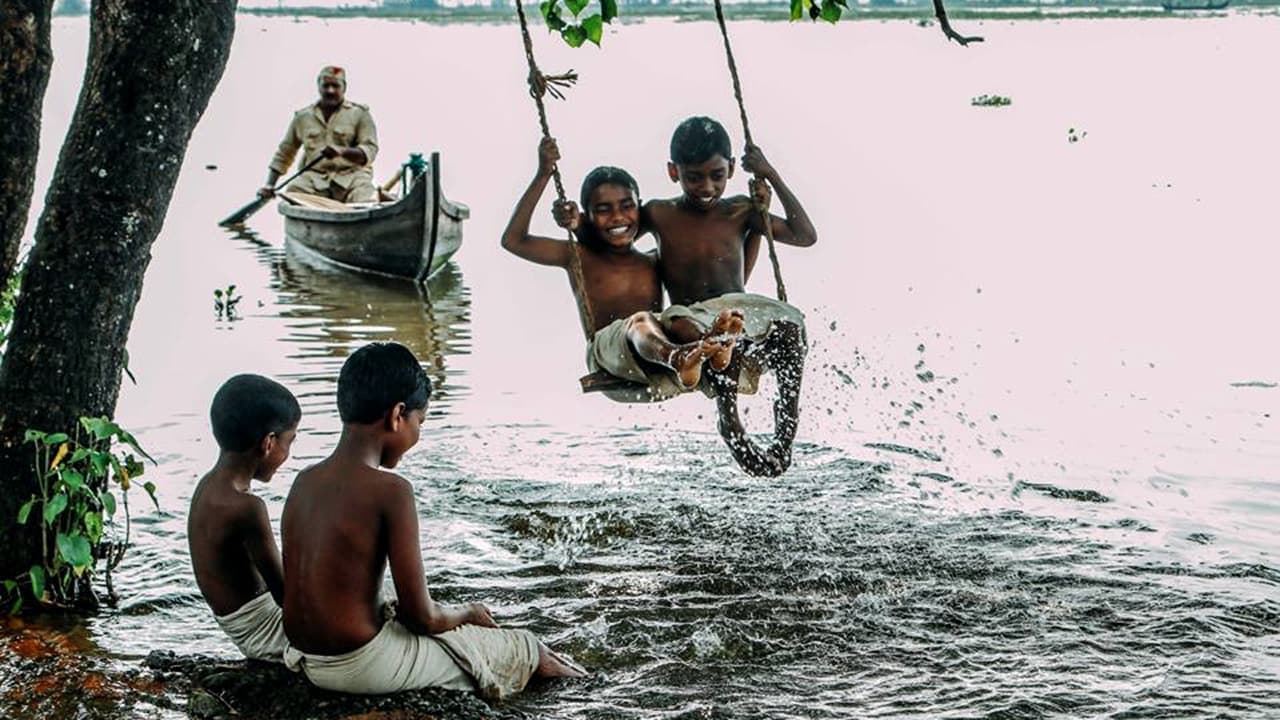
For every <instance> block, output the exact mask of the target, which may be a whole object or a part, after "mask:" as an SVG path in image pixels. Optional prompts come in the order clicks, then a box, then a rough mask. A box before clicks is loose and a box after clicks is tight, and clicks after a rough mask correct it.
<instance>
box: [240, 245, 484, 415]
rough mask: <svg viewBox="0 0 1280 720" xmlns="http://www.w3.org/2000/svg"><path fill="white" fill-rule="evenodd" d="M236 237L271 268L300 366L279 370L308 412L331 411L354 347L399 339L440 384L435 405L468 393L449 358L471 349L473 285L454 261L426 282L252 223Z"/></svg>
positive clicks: (445, 405) (439, 408)
mask: <svg viewBox="0 0 1280 720" xmlns="http://www.w3.org/2000/svg"><path fill="white" fill-rule="evenodd" d="M235 237H236V238H237V239H238V240H240V241H242V242H244V243H245V244H246V245H248V246H249V247H250V248H251V249H252V250H253V251H254V252H255V253H256V254H257V256H258V258H259V260H260V261H261V262H262V263H263V264H264V265H266V266H268V267H269V268H270V269H271V280H270V284H269V287H270V289H271V290H272V291H274V292H275V293H276V302H277V303H278V305H279V306H280V308H279V318H280V320H281V321H282V322H283V326H284V328H283V332H282V334H281V336H280V338H279V339H280V340H281V341H282V342H284V343H288V344H289V345H292V346H293V347H292V348H291V349H286V351H285V352H286V355H285V356H286V357H287V358H288V360H289V361H290V362H291V364H292V365H293V366H294V367H295V368H296V369H295V370H294V371H292V372H289V373H285V374H283V375H282V376H281V377H282V378H283V380H284V381H285V382H287V383H288V384H289V385H290V386H291V387H293V388H295V391H296V392H297V394H298V399H299V401H300V402H301V403H302V405H303V410H304V412H305V413H307V414H310V413H312V412H318V413H319V414H322V415H328V414H332V413H333V409H334V405H333V394H334V390H335V380H336V378H337V375H338V371H339V370H340V369H341V367H342V363H343V362H344V361H345V360H346V358H347V356H348V355H350V354H351V352H352V351H353V350H355V349H356V348H358V347H360V346H361V345H364V344H366V343H369V342H375V341H389V340H393V341H395V342H399V343H402V344H404V345H405V346H407V347H408V348H409V349H411V350H413V352H414V354H415V355H417V356H418V359H419V360H420V361H421V362H422V365H423V368H424V369H425V370H426V371H427V375H428V376H429V377H430V378H431V382H432V384H433V386H434V390H433V393H432V403H431V408H430V412H431V414H432V415H442V414H445V413H447V412H448V410H449V408H450V407H452V405H453V403H454V402H455V401H457V400H458V399H460V398H463V397H466V396H467V395H469V394H470V388H469V387H468V386H467V385H466V382H465V376H464V374H463V373H462V372H461V371H460V370H458V369H456V368H451V367H449V363H448V358H449V357H450V356H453V355H466V354H469V353H470V351H471V291H470V289H469V288H468V287H467V286H466V284H465V283H464V282H463V278H462V272H461V270H460V269H459V267H458V265H457V264H456V263H449V264H447V265H446V266H445V267H444V268H443V269H442V270H440V272H438V273H436V275H434V276H433V277H432V278H431V280H430V281H429V282H428V283H427V285H426V286H425V287H421V286H418V285H416V284H415V283H412V282H406V281H405V280H402V279H398V278H389V277H381V276H377V275H367V274H363V273H353V272H350V271H347V270H343V269H341V268H337V267H335V266H333V265H331V264H330V263H328V262H327V261H325V260H324V259H323V258H321V257H319V256H317V255H316V254H315V253H313V252H311V251H310V250H307V249H306V248H304V247H302V246H300V245H297V244H296V243H293V242H286V243H285V245H284V246H283V247H280V246H276V245H273V244H271V243H269V242H266V241H265V240H263V239H262V238H261V237H259V236H258V235H257V234H256V233H254V232H253V231H252V230H248V229H244V230H240V231H238V232H236V233H235Z"/></svg>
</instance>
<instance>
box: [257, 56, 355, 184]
mask: <svg viewBox="0 0 1280 720" xmlns="http://www.w3.org/2000/svg"><path fill="white" fill-rule="evenodd" d="M316 84H317V85H318V87H319V91H320V99H319V100H318V101H316V102H315V103H313V104H311V105H308V106H306V107H304V108H302V109H301V110H299V111H297V112H296V113H294V115H293V121H292V122H290V123H289V129H288V130H286V131H285V134H284V139H283V140H281V141H280V147H279V148H278V149H277V150H276V154H275V157H273V158H272V159H271V167H270V170H269V171H268V172H267V184H266V186H264V187H263V188H262V189H261V190H259V191H258V194H259V195H261V196H263V197H270V196H271V195H273V194H274V191H273V190H272V188H273V187H275V184H276V181H277V180H279V179H280V176H281V175H283V174H284V173H285V172H286V171H288V169H289V166H290V165H291V164H293V159H294V156H296V155H297V153H298V148H302V151H303V152H302V164H303V166H304V167H305V166H307V165H309V164H310V163H311V162H312V161H313V160H316V159H317V158H323V159H322V160H321V161H320V162H319V163H317V164H316V166H315V167H313V168H311V169H310V170H307V171H306V172H304V173H302V175H300V176H299V177H298V179H297V180H294V181H293V182H291V183H289V186H288V187H287V188H285V190H286V191H289V192H299V193H307V194H310V195H319V196H321V197H326V198H330V199H332V200H337V201H338V202H344V203H360V202H374V201H376V200H377V199H378V191H377V190H376V189H375V188H374V185H373V159H374V157H375V156H377V154H378V128H377V126H375V125H374V123H373V116H372V115H370V114H369V108H368V107H367V106H365V105H361V104H359V103H354V102H351V101H350V100H347V98H346V93H347V73H346V71H345V70H343V69H342V68H340V67H336V66H333V65H330V66H328V67H325V68H323V69H321V70H320V75H319V77H317V78H316Z"/></svg>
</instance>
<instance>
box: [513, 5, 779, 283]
mask: <svg viewBox="0 0 1280 720" xmlns="http://www.w3.org/2000/svg"><path fill="white" fill-rule="evenodd" d="M519 4H520V3H519V1H518V0H517V2H516V5H517V6H518V5H519ZM715 6H716V22H718V23H720V36H721V37H723V38H724V55H725V57H726V58H727V59H728V60H729V75H730V76H732V77H733V96H734V97H735V98H737V100H738V115H739V116H740V117H741V118H742V137H743V139H744V140H745V141H746V143H747V147H752V146H754V145H755V142H753V141H752V140H751V124H750V123H748V122H747V107H746V105H744V104H743V103H742V82H741V81H740V80H739V79H738V64H737V63H736V62H734V60H733V48H732V47H730V45H729V30H728V28H726V27H725V24H724V9H723V8H721V7H720V0H715ZM757 181H758V182H765V180H764V178H761V177H758V176H757ZM752 202H755V198H754V197H752ZM756 209H757V210H758V211H759V212H760V220H761V222H762V223H764V236H765V239H766V240H767V241H768V246H769V262H770V263H772V264H773V279H774V280H775V281H776V282H777V286H778V299H779V300H781V301H782V302H786V301H787V286H786V284H785V283H783V282H782V266H781V265H779V264H778V250H777V248H776V247H774V243H773V221H772V220H771V219H770V218H769V209H768V208H766V207H764V206H763V205H756Z"/></svg>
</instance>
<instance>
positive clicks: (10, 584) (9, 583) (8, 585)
mask: <svg viewBox="0 0 1280 720" xmlns="http://www.w3.org/2000/svg"><path fill="white" fill-rule="evenodd" d="M17 589H18V583H17V582H15V581H13V580H5V581H4V591H5V592H6V593H11V592H13V591H14V590H17Z"/></svg>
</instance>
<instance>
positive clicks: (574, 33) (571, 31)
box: [560, 25, 587, 48]
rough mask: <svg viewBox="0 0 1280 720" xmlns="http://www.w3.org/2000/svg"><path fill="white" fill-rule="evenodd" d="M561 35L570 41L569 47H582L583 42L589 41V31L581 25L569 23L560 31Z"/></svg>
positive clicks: (567, 41)
mask: <svg viewBox="0 0 1280 720" xmlns="http://www.w3.org/2000/svg"><path fill="white" fill-rule="evenodd" d="M560 37H562V38H564V41H565V42H566V43H569V47H575V48H576V47H582V43H584V42H586V41H587V31H586V30H583V29H582V26H581V25H568V26H566V27H565V29H563V30H561V31H560Z"/></svg>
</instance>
